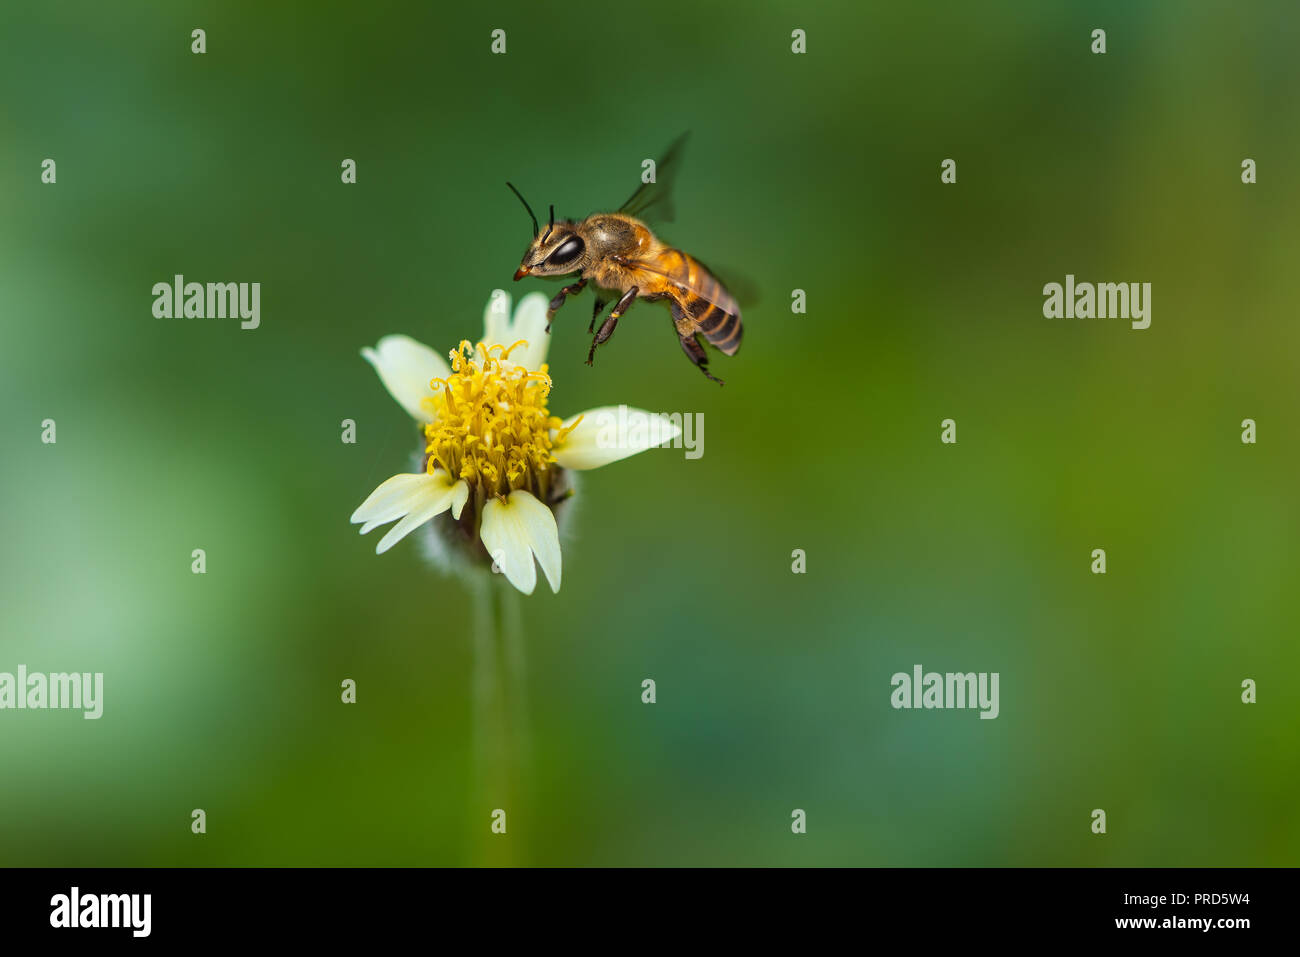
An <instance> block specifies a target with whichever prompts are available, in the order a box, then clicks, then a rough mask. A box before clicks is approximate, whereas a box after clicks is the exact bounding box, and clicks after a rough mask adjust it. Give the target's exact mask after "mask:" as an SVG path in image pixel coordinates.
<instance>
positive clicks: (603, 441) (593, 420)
mask: <svg viewBox="0 0 1300 957" xmlns="http://www.w3.org/2000/svg"><path fill="white" fill-rule="evenodd" d="M577 418H578V417H577V416H576V415H575V416H572V417H571V418H569V419H568V420H567V421H566V422H565V423H564V426H565V428H568V427H569V426H570V425H572V424H573V423H574V422H575V421H576V420H577ZM681 434H682V430H681V427H680V426H677V425H674V424H673V422H672V420H670V419H669V418H668V417H667V416H665V415H660V414H659V413H655V412H646V411H644V410H643V409H634V408H630V407H628V406H625V405H605V406H601V407H600V408H598V409H588V410H587V411H586V412H584V413H582V421H581V422H579V423H578V427H577V428H575V429H574V430H573V431H572V432H570V433H569V434H568V435H566V436H565V437H564V438H563V439H562V440H561V441H560V442H559V444H558V445H556V447H555V450H554V451H555V461H556V462H558V463H559V464H560V466H561V467H563V468H566V469H596V468H600V467H601V466H602V465H608V464H609V463H610V462H617V461H618V460H619V459H625V458H627V457H628V456H629V455H636V453H638V452H644V451H645V450H646V449H649V448H654V447H655V446H658V445H663V444H664V443H665V442H670V441H672V440H673V439H675V438H677V436H679V435H681Z"/></svg>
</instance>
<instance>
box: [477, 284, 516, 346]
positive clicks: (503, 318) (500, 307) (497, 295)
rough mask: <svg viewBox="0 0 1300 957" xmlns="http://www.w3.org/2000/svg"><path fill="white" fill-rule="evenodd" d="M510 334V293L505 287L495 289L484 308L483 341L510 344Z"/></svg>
mask: <svg viewBox="0 0 1300 957" xmlns="http://www.w3.org/2000/svg"><path fill="white" fill-rule="evenodd" d="M509 335H510V293H508V292H506V291H505V290H504V289H493V290H492V295H491V296H490V297H489V298H488V304H487V308H486V309H484V310H483V342H484V343H486V344H487V345H492V344H493V343H500V344H501V345H504V346H509V345H510V343H509V342H506V339H507V338H508V337H509Z"/></svg>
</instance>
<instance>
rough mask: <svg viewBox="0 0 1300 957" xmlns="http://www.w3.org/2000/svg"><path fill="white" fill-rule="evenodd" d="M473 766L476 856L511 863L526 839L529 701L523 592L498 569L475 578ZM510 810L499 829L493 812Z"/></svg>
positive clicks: (480, 860)
mask: <svg viewBox="0 0 1300 957" xmlns="http://www.w3.org/2000/svg"><path fill="white" fill-rule="evenodd" d="M472 592H473V608H474V630H473V634H474V677H473V700H474V728H473V734H474V769H475V774H474V778H475V787H474V788H473V795H474V796H473V806H472V808H471V813H470V826H471V828H472V829H473V830H474V833H476V834H479V835H481V839H478V840H476V841H475V842H474V844H475V849H476V850H475V858H476V863H479V864H488V865H498V866H500V865H508V864H510V863H512V862H513V861H514V860H515V858H516V857H517V854H516V853H514V851H513V848H515V847H517V846H519V837H518V836H516V825H517V824H520V823H522V821H523V818H524V816H525V810H526V809H525V808H524V806H523V805H524V793H523V779H524V772H525V769H526V766H527V763H528V752H529V743H528V737H529V735H528V707H527V700H526V677H525V671H524V656H523V641H524V634H523V619H522V615H521V613H520V608H519V596H518V593H517V592H516V591H515V590H514V588H512V587H511V586H510V584H509V583H508V582H507V581H506V580H505V579H504V577H502V576H499V575H484V576H482V577H480V578H479V579H477V580H476V581H475V582H474V584H473V586H472ZM498 809H500V810H502V811H505V815H506V832H505V834H498V833H495V832H494V831H492V829H491V826H492V823H493V818H492V815H493V813H494V812H495V811H497V810H498Z"/></svg>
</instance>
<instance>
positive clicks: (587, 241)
mask: <svg viewBox="0 0 1300 957" xmlns="http://www.w3.org/2000/svg"><path fill="white" fill-rule="evenodd" d="M685 140H686V134H682V135H681V136H679V137H678V138H677V140H676V141H675V142H674V143H673V144H672V145H671V146H670V147H669V148H668V150H667V152H666V153H665V154H664V156H663V158H662V159H661V160H660V161H659V163H658V164H657V166H656V168H655V182H653V183H642V184H641V185H640V186H639V187H638V188H637V190H636V192H634V193H633V194H632V195H631V196H630V197H629V198H628V201H627V202H626V203H624V204H623V205H622V206H620V207H619V208H618V210H617V211H616V212H612V213H594V214H592V215H590V216H588V217H587V218H586V219H583V220H581V221H574V220H569V219H561V220H558V221H557V220H556V218H555V207H554V206H552V207H551V216H550V221H549V222H548V223H547V226H546V232H545V233H542V232H541V230H540V229H539V228H538V224H537V217H536V216H535V215H533V210H532V207H531V206H529V205H528V201H527V200H526V199H524V197H523V195H522V194H521V193H520V192H519V190H517V189H515V187H514V186H513V185H512V184H511V183H506V185H507V186H509V187H510V190H511V192H513V193H514V194H515V195H516V196H517V197H519V201H520V202H521V203H523V204H524V209H526V210H527V211H528V216H529V218H530V219H532V221H533V241H532V242H531V243H529V244H528V249H527V250H526V251H525V252H524V256H523V259H522V260H521V261H520V263H519V269H518V270H517V271H516V272H515V281H516V282H517V281H519V280H520V279H523V278H524V277H525V276H540V277H544V278H556V277H560V276H573V275H575V274H576V275H577V276H578V278H577V281H575V282H572V283H570V284H568V285H566V286H565V287H564V288H563V289H561V290H560V291H559V292H558V293H556V295H555V297H554V298H553V299H551V302H550V307H549V309H548V310H547V313H546V331H547V332H550V330H551V321H552V319H554V317H555V313H556V312H558V311H559V309H560V307H561V306H563V305H564V301H565V299H566V298H567V297H569V296H572V295H576V294H577V293H579V292H581V291H582V290H583V288H584V287H585V286H586V285H587V283H588V282H590V283H592V284H593V285H594V286H595V287H596V289H597V290H598V291H597V293H596V308H595V309H594V310H593V311H592V315H591V324H590V325H589V326H588V327H587V332H589V333H593V332H594V334H595V338H593V339H592V342H591V350H590V351H589V352H588V353H587V365H591V364H592V362H593V361H594V360H595V358H596V348H597V347H598V346H600V345H602V344H604V343H605V342H608V341H609V337H610V336H612V335H613V334H614V329H615V327H617V326H618V320H619V319H621V318H622V317H623V314H624V313H625V312H627V310H628V307H630V306H631V305H632V303H633V302H635V301H636V300H637V299H644V300H646V301H647V302H656V301H659V300H666V301H667V303H668V311H669V312H670V313H671V315H672V320H673V328H674V331H675V332H676V334H677V338H678V341H679V342H680V343H681V346H682V351H683V352H685V353H686V355H687V358H689V359H690V360H691V362H693V363H695V366H696V368H698V369H699V370H700V371H701V372H703V373H704V374H705V375H706V376H707V377H708V378H710V379H712V380H713V381H714V382H716V383H718V384H719V385H722V380H721V379H719V378H717V377H716V376H714V375H713V374H712V373H710V372H709V369H708V365H709V357H708V355H707V354H706V353H705V351H704V346H703V345H701V344H700V340H699V337H700V336H703V337H704V339H705V340H706V341H707V342H708V343H710V344H711V345H713V346H715V347H716V348H718V349H719V350H721V351H722V352H723V353H724V354H725V355H729V356H732V355H735V354H736V351H737V350H738V349H739V348H740V339H741V335H742V332H743V327H742V326H741V319H740V307H739V306H738V305H737V303H736V299H735V297H733V296H732V294H731V293H730V292H728V291H727V288H726V287H725V286H724V285H723V284H722V282H721V281H720V280H719V279H718V278H717V277H716V276H715V275H714V274H713V272H712V271H711V270H709V269H708V268H707V267H706V266H705V265H704V264H703V263H701V262H700V261H699V260H698V259H696V258H695V257H694V256H691V255H689V254H688V253H684V252H682V251H681V250H680V249H674V248H673V247H672V246H669V245H668V244H667V243H664V242H663V241H662V240H660V239H659V238H658V237H657V236H655V234H654V233H653V232H652V231H651V229H650V227H649V226H648V225H647V224H646V219H648V218H650V216H651V214H652V213H653V214H655V215H656V218H657V219H658V220H659V221H664V222H667V221H670V220H671V219H672V199H671V190H672V182H673V178H674V176H675V174H676V170H677V165H678V158H679V156H680V154H681V149H682V144H683V143H684V142H685ZM615 298H616V300H617V301H616V302H615V303H614V308H613V309H611V310H610V313H609V315H608V316H606V317H605V319H604V321H602V322H601V324H600V327H599V328H597V327H596V320H597V318H598V317H599V316H600V313H601V310H602V309H604V308H605V304H606V301H607V299H615Z"/></svg>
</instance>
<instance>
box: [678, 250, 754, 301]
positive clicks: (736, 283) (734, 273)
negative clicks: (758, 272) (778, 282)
mask: <svg viewBox="0 0 1300 957" xmlns="http://www.w3.org/2000/svg"><path fill="white" fill-rule="evenodd" d="M692 258H694V260H695V261H696V262H697V263H699V264H700V265H701V266H703V267H704V268H705V269H707V270H708V271H709V272H711V273H712V274H713V278H715V279H717V280H718V281H719V282H720V283H722V284H723V285H724V286H726V287H727V292H729V293H731V294H732V295H733V296H734V297H735V298H736V302H738V303H740V304H741V305H742V306H757V305H758V303H759V300H760V299H761V298H762V292H761V291H760V289H759V285H758V282H757V281H756V280H755V279H754V278H753V277H752V276H750V275H749V274H748V273H745V272H742V271H741V270H739V269H733V268H732V267H731V266H727V268H725V269H723V270H717V269H714V268H713V267H712V266H710V265H709V264H708V263H706V262H702V261H701V260H700V257H699V256H694V257H692Z"/></svg>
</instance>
